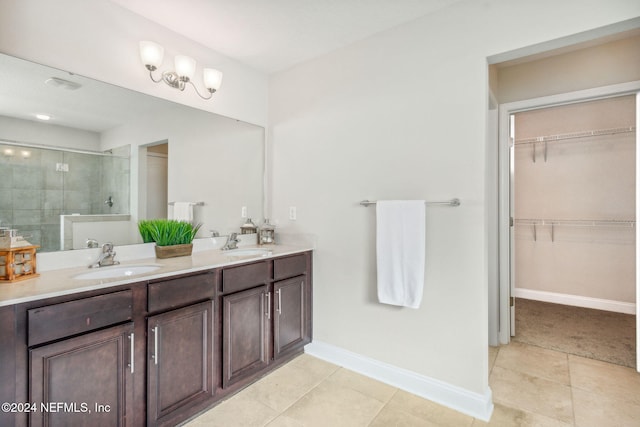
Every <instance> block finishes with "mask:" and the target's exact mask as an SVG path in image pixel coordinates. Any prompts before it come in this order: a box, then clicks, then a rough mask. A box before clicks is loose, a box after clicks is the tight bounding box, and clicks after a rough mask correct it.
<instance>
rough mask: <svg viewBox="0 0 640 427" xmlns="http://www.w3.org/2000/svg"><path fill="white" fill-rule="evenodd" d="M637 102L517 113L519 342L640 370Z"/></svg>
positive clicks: (514, 235)
mask: <svg viewBox="0 0 640 427" xmlns="http://www.w3.org/2000/svg"><path fill="white" fill-rule="evenodd" d="M635 104H636V97H635V95H624V96H615V97H606V98H602V99H596V100H583V101H580V102H574V103H570V104H563V105H557V106H547V107H544V108H536V109H530V110H526V111H518V112H513V113H511V114H510V115H509V120H510V135H509V140H510V156H511V158H510V165H511V173H510V181H511V182H510V188H511V191H510V196H511V201H510V205H511V209H510V210H511V212H510V218H511V219H510V221H511V222H512V224H513V225H512V227H511V229H510V231H511V239H510V240H511V254H510V259H511V282H512V283H511V291H512V292H511V296H512V297H515V301H514V302H515V303H514V305H513V308H512V312H513V315H514V318H513V319H512V324H511V328H510V329H511V331H510V333H511V336H512V337H513V340H515V341H519V342H522V343H526V344H532V345H536V346H539V347H544V348H549V349H552V350H558V351H562V352H565V353H569V354H576V355H579V356H583V357H589V358H593V359H597V360H602V361H605V362H610V363H616V364H620V365H624V366H628V367H634V368H635V366H636V363H635V361H636V351H635V338H636V337H635V336H636V330H635V322H636V320H635V300H636V295H635V294H636V280H635V278H636V269H635V255H636V253H635V252H636V251H635V246H636V239H635V210H636V207H635V204H636V203H635V194H636V188H635V187H636V186H635V179H636V178H635V177H636V170H635V169H636V162H635V159H636V132H635V130H636V127H635V121H636V105H635Z"/></svg>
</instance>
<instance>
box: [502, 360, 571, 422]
mask: <svg viewBox="0 0 640 427" xmlns="http://www.w3.org/2000/svg"><path fill="white" fill-rule="evenodd" d="M489 384H490V386H491V390H492V391H493V401H494V402H496V403H500V404H502V405H504V406H507V407H510V408H515V409H520V410H523V411H527V412H533V413H536V414H540V415H544V416H547V417H550V418H553V419H556V420H560V421H562V422H565V423H572V422H573V408H572V400H571V388H570V387H569V386H567V385H564V384H560V383H557V382H554V381H550V380H547V379H545V378H539V377H535V376H532V375H528V374H525V373H522V372H517V371H513V370H510V369H505V368H502V367H500V366H495V367H494V368H493V372H492V373H491V376H490V378H489Z"/></svg>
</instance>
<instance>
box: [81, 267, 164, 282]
mask: <svg viewBox="0 0 640 427" xmlns="http://www.w3.org/2000/svg"><path fill="white" fill-rule="evenodd" d="M160 267H161V266H159V265H117V266H112V267H100V268H99V269H97V270H92V271H89V272H87V273H81V274H78V275H76V276H73V278H74V279H84V280H92V279H112V278H114V277H129V276H135V275H137V274H144V273H151V272H152V271H155V270H157V269H159V268H160Z"/></svg>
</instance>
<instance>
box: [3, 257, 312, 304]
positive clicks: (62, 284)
mask: <svg viewBox="0 0 640 427" xmlns="http://www.w3.org/2000/svg"><path fill="white" fill-rule="evenodd" d="M252 247H258V246H243V247H242V248H241V249H249V248H252ZM259 247H260V248H262V249H269V250H270V251H271V252H270V254H269V255H267V256H228V254H225V252H224V251H221V250H220V249H210V250H204V251H199V252H194V253H193V254H192V255H191V256H183V257H176V258H168V259H157V258H155V257H154V258H143V259H136V260H128V261H123V262H121V264H120V266H126V265H158V266H160V268H159V269H157V270H155V271H153V272H151V273H147V274H139V275H136V276H127V277H115V278H109V279H92V280H86V279H75V278H74V276H76V275H78V274H81V273H86V272H87V271H89V269H88V268H87V267H76V268H65V269H62V270H53V271H45V272H43V273H40V277H35V278H33V279H28V280H24V281H21V282H15V283H0V307H2V306H7V305H13V304H19V303H23V302H28V301H35V300H39V299H44V298H51V297H58V296H62V295H69V294H74V293H78V292H85V291H92V290H96V289H105V288H110V287H114V286H120V285H126V284H128V283H136V282H142V281H147V280H152V279H159V278H163V277H168V276H174V275H177V274H184V273H192V272H196V271H205V270H210V269H212V268H218V267H226V266H229V265H234V264H241V263H245V262H251V261H260V260H265V259H270V258H275V257H280V256H283V255H289V254H294V253H300V252H306V251H309V250H312V249H313V248H312V246H311V245H309V246H307V245H302V246H293V245H269V246H259ZM101 268H104V269H107V268H109V267H101Z"/></svg>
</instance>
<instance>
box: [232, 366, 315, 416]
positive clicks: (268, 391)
mask: <svg viewBox="0 0 640 427" xmlns="http://www.w3.org/2000/svg"><path fill="white" fill-rule="evenodd" d="M321 381H322V379H321V378H320V377H319V376H318V375H309V374H308V372H307V371H305V370H303V369H301V368H299V367H298V366H296V365H292V364H287V365H285V366H283V367H281V368H279V369H277V370H276V371H274V372H272V373H270V374H269V375H267V376H266V377H264V378H262V379H261V380H260V381H258V382H256V383H255V384H253V385H252V386H251V387H248V388H247V389H246V390H244V392H243V393H244V394H245V395H246V396H247V397H249V398H252V399H255V400H257V401H259V402H261V403H263V404H265V405H267V406H268V407H270V408H271V409H273V410H275V411H277V412H278V413H280V412H282V411H284V410H285V409H287V408H288V407H289V406H291V405H293V404H294V403H295V402H296V401H297V400H298V399H300V398H301V397H302V396H304V395H305V394H306V393H308V392H309V391H310V390H311V389H312V388H314V387H315V386H317V385H318V384H319V383H320V382H321Z"/></svg>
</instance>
